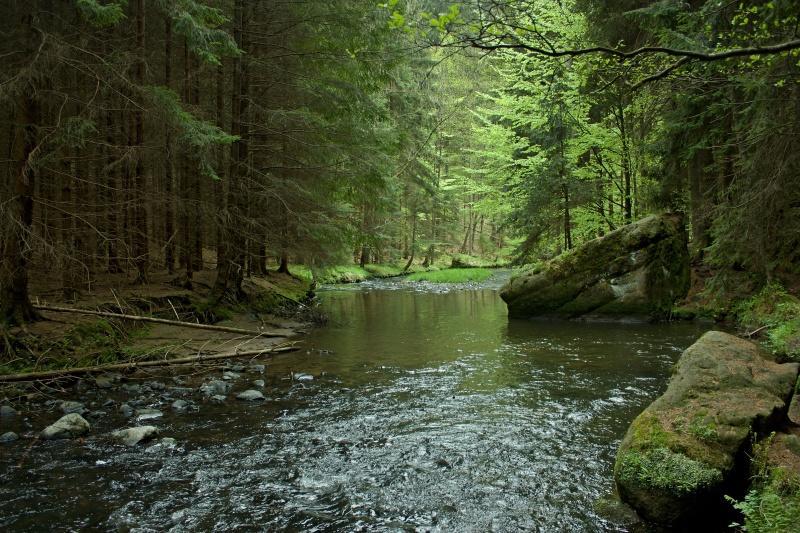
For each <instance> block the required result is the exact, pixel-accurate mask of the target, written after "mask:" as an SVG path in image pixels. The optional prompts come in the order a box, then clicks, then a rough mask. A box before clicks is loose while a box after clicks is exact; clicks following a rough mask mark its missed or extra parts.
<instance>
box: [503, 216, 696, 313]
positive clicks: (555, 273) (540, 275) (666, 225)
mask: <svg viewBox="0 0 800 533" xmlns="http://www.w3.org/2000/svg"><path fill="white" fill-rule="evenodd" d="M688 289H689V252H688V247H687V237H686V231H685V229H684V226H683V219H682V217H681V216H680V215H674V214H664V215H652V216H649V217H647V218H644V219H642V220H639V221H637V222H634V223H632V224H629V225H627V226H623V227H621V228H619V229H617V230H615V231H612V232H611V233H608V234H607V235H604V236H603V237H599V238H597V239H594V240H591V241H589V242H587V243H585V244H583V245H581V246H579V247H577V248H575V249H573V250H570V251H568V252H565V253H563V254H561V255H560V256H558V257H556V258H555V259H553V260H551V261H549V262H547V263H545V264H544V265H541V266H537V267H534V268H533V269H531V270H529V271H526V272H522V273H520V274H517V275H516V276H514V277H512V278H511V280H510V281H509V282H508V283H507V284H506V285H505V286H504V287H503V289H502V290H501V292H500V296H501V297H502V298H503V300H504V301H505V302H506V304H507V305H508V314H509V316H511V317H513V318H530V317H555V318H578V317H585V316H589V317H591V316H598V317H609V316H611V317H628V316H635V317H638V316H643V317H648V318H662V317H665V316H667V315H668V314H669V312H670V310H671V308H672V304H673V303H674V302H675V301H676V300H677V299H679V298H682V297H683V296H685V295H686V292H687V291H688Z"/></svg>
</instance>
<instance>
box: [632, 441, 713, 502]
mask: <svg viewBox="0 0 800 533" xmlns="http://www.w3.org/2000/svg"><path fill="white" fill-rule="evenodd" d="M616 471H617V474H616V475H617V478H618V479H624V480H627V481H628V482H630V483H632V484H638V485H641V486H645V487H653V488H655V489H663V490H668V491H670V492H673V493H677V494H693V493H697V492H698V491H700V490H702V489H703V488H705V487H710V486H713V485H715V484H717V483H719V482H720V481H721V480H722V474H721V473H720V471H719V470H717V469H714V468H709V467H708V466H706V465H704V464H703V463H701V462H699V461H695V460H693V459H689V458H688V457H686V456H685V455H683V454H680V453H675V452H673V451H670V450H669V449H668V448H653V449H651V450H647V451H644V452H638V451H628V452H625V453H624V454H623V455H622V456H621V457H620V458H619V459H618V460H617V466H616Z"/></svg>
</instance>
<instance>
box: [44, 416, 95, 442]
mask: <svg viewBox="0 0 800 533" xmlns="http://www.w3.org/2000/svg"><path fill="white" fill-rule="evenodd" d="M90 428H91V426H90V425H89V422H87V421H86V420H85V419H84V418H83V417H82V416H81V415H79V414H78V413H69V414H66V415H64V416H62V417H61V418H59V419H58V421H57V422H56V423H55V424H52V425H50V426H47V427H46V428H45V429H44V431H42V434H41V437H42V438H43V439H45V440H52V439H68V438H70V437H79V436H81V435H85V434H86V433H88V432H89V429H90Z"/></svg>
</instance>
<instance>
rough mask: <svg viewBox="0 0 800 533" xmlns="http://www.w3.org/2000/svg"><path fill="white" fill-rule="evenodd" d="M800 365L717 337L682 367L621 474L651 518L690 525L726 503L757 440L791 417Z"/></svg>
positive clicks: (634, 437)
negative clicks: (729, 488) (727, 493)
mask: <svg viewBox="0 0 800 533" xmlns="http://www.w3.org/2000/svg"><path fill="white" fill-rule="evenodd" d="M797 372H798V365H797V364H794V363H791V364H783V365H781V364H777V363H775V362H773V361H770V360H768V359H767V358H766V357H765V354H764V352H763V351H762V350H761V349H760V348H759V347H758V345H756V344H754V343H752V342H749V341H746V340H743V339H739V338H738V337H734V336H733V335H728V334H726V333H722V332H718V331H712V332H708V333H706V334H705V335H703V337H701V338H700V340H698V341H697V342H696V343H695V344H693V345H692V346H690V347H689V348H688V349H687V350H686V351H685V352H684V353H683V355H682V356H681V358H680V360H679V361H678V363H677V365H676V369H675V373H674V375H673V377H672V378H671V379H670V382H669V385H668V387H667V390H666V392H665V393H664V394H663V395H662V396H661V397H659V398H658V399H656V400H655V401H654V402H653V403H652V404H651V405H650V406H648V407H647V409H645V410H644V412H642V414H640V415H639V416H638V417H637V418H636V419H635V420H634V421H633V423H632V424H631V426H630V427H629V428H628V432H627V433H626V435H625V438H624V439H623V441H622V444H621V445H620V449H619V452H618V454H617V461H616V465H615V469H614V476H615V479H616V482H617V487H618V489H619V492H620V496H621V497H622V498H623V500H625V501H626V502H628V503H629V504H630V505H631V506H632V507H634V508H635V509H636V510H637V511H638V512H639V513H640V514H641V515H642V516H643V517H644V518H646V519H648V520H651V521H654V522H659V523H664V524H668V525H678V524H685V523H686V522H687V521H689V520H691V519H692V517H696V516H697V515H698V514H699V513H702V512H704V511H705V509H704V506H706V505H709V504H713V503H714V502H718V501H719V500H720V499H721V498H722V495H723V493H724V491H725V488H726V486H727V484H728V483H730V482H731V481H732V479H731V478H732V476H733V475H734V473H735V472H736V468H737V460H738V459H739V458H740V456H741V453H742V451H743V450H745V449H746V448H747V446H748V443H749V442H750V440H751V436H752V435H754V434H760V433H764V432H766V431H769V429H770V428H772V427H773V426H774V425H775V424H776V423H777V422H778V421H780V420H781V419H782V417H783V416H784V414H785V410H786V404H787V402H788V400H789V398H790V397H791V394H792V390H793V388H794V384H795V382H796V380H797Z"/></svg>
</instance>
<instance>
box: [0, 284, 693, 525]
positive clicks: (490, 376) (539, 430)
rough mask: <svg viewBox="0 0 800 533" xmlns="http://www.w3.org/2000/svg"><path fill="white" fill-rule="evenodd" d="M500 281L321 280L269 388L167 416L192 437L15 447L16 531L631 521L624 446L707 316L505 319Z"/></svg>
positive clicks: (8, 454)
mask: <svg viewBox="0 0 800 533" xmlns="http://www.w3.org/2000/svg"><path fill="white" fill-rule="evenodd" d="M497 285H498V283H497V282H494V283H491V282H490V283H489V284H487V285H484V286H479V287H468V288H463V287H461V288H457V289H445V288H443V287H440V286H432V285H417V284H408V283H403V282H400V281H383V282H374V283H365V284H361V285H353V286H346V287H342V288H334V289H328V290H323V291H321V292H320V294H321V297H322V299H323V302H324V307H325V308H326V310H327V311H328V313H329V315H330V317H331V323H330V324H329V325H328V326H327V327H325V328H321V329H318V330H316V331H313V332H312V333H311V334H310V335H309V336H308V337H307V338H306V341H305V343H304V345H305V346H306V348H304V350H303V351H301V352H299V353H293V354H286V355H281V356H279V357H277V358H275V359H273V360H271V361H270V363H269V366H268V369H267V373H266V375H265V376H264V379H265V380H266V387H265V395H266V396H268V400H267V401H266V402H261V403H244V402H237V401H236V400H229V401H228V402H227V403H225V404H224V405H211V404H203V405H202V406H201V409H200V411H199V412H196V413H193V414H182V415H178V414H171V413H167V415H166V416H165V418H164V419H163V420H161V421H160V422H159V425H160V426H161V428H162V435H164V436H169V437H174V438H175V439H177V442H178V446H177V447H176V448H170V447H168V446H161V445H151V446H149V447H147V446H140V447H138V448H135V449H129V448H123V447H121V446H119V445H114V444H111V443H107V442H105V441H103V440H101V439H95V440H87V441H86V442H84V443H81V442H79V441H75V440H70V441H60V442H49V443H38V444H36V445H35V447H34V448H33V449H31V450H30V452H27V451H25V450H26V446H19V445H17V446H15V447H13V448H9V447H0V453H2V454H3V457H2V459H0V474H1V475H2V477H1V478H0V529H4V530H7V531H18V530H19V531H25V530H43V529H50V528H52V529H58V528H63V529H73V530H78V529H100V530H123V531H162V530H167V529H172V530H173V531H211V530H216V531H234V530H235V531H251V530H255V531H262V530H268V531H276V530H279V531H405V530H410V531H414V530H417V531H456V532H466V531H481V532H482V531H607V530H615V529H621V528H622V526H621V525H619V524H615V523H613V522H611V521H609V520H608V519H606V518H604V517H603V516H600V514H599V513H598V512H597V511H596V505H595V502H596V501H597V500H598V498H602V497H604V496H607V495H608V494H610V493H611V491H612V486H613V482H612V465H613V460H614V454H615V451H616V447H617V445H618V443H619V440H620V439H621V437H622V436H623V434H624V432H625V429H626V428H627V426H628V424H629V423H630V422H631V420H632V419H633V418H634V417H635V416H636V414H637V413H639V412H640V411H641V410H642V409H643V408H644V407H645V406H646V405H647V404H648V403H649V402H650V401H652V399H653V398H655V397H656V396H657V395H658V394H659V393H660V392H662V391H663V389H664V388H665V383H666V379H667V377H668V375H669V372H670V368H671V366H672V365H673V363H674V362H675V361H676V360H677V357H678V356H679V354H680V352H681V351H682V350H683V349H685V348H686V347H687V346H688V345H689V344H691V343H692V342H693V341H694V340H696V339H697V337H699V335H700V334H701V333H702V332H703V328H702V327H701V326H694V325H687V324H658V325H653V324H619V323H614V324H609V323H603V324H591V323H572V322H535V321H520V320H509V319H508V317H507V314H506V309H505V305H504V304H503V302H502V301H501V300H500V298H499V296H498V293H497ZM298 373H299V374H301V375H298ZM293 374H294V379H292V376H293ZM302 374H305V375H302ZM308 375H310V376H313V379H308V377H309V376H308ZM253 377H254V376H252V375H249V376H248V377H244V378H243V379H244V383H242V384H240V385H238V387H239V388H245V387H246V385H247V383H246V381H247V379H253ZM258 377H260V376H258ZM100 399H102V397H101V398H100ZM164 410H165V412H167V411H168V410H169V409H168V408H165V409H164ZM18 464H22V466H21V467H20V468H17V467H16V465H18Z"/></svg>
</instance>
